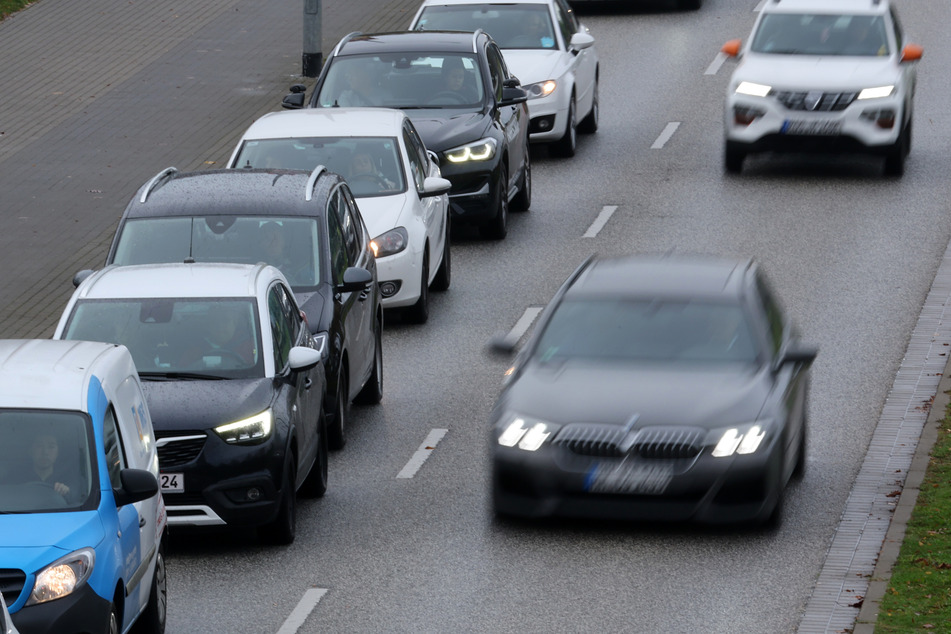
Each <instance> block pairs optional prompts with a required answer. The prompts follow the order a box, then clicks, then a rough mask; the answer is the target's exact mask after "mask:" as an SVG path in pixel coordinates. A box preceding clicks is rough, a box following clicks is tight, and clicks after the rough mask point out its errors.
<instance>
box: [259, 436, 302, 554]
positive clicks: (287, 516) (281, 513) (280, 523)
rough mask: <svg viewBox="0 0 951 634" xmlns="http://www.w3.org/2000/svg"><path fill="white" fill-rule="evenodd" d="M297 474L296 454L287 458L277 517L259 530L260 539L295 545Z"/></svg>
mask: <svg viewBox="0 0 951 634" xmlns="http://www.w3.org/2000/svg"><path fill="white" fill-rule="evenodd" d="M296 474H297V461H296V460H295V459H294V454H290V455H288V457H287V462H286V463H285V466H284V482H283V483H282V484H281V489H282V492H281V504H280V507H279V508H278V510H277V517H275V518H274V521H272V522H271V523H270V524H265V525H264V526H262V527H261V528H260V529H258V534H259V535H260V537H261V538H262V539H263V540H264V541H266V542H268V543H270V544H279V545H282V546H286V545H288V544H293V543H294V537H295V536H296V535H297V491H296V490H295V488H294V482H295V480H296V477H295V476H296Z"/></svg>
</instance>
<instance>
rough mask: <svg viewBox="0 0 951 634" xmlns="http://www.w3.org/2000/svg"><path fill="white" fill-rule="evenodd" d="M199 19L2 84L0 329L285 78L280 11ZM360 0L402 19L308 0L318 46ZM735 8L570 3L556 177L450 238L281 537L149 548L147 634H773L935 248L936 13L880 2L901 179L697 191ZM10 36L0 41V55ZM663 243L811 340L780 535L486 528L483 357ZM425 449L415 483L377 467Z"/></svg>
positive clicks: (950, 90) (794, 616)
mask: <svg viewBox="0 0 951 634" xmlns="http://www.w3.org/2000/svg"><path fill="white" fill-rule="evenodd" d="M91 1H92V0H91ZM57 4H58V3H56V2H54V1H53V0H41V2H40V3H39V4H38V5H36V6H35V7H33V8H31V9H29V11H31V12H40V11H51V7H53V6H56V5H57ZM99 4H103V3H102V2H99ZM160 4H161V3H160ZM196 4H198V3H191V4H189V3H180V5H178V11H177V13H176V17H175V18H170V17H169V16H168V14H167V13H166V14H162V15H159V13H160V12H161V11H162V9H160V8H157V7H154V6H152V5H148V6H149V7H150V8H149V9H146V8H145V6H146V5H143V7H142V8H141V9H138V10H139V11H141V12H147V11H151V12H154V13H155V14H156V15H152V16H151V17H152V18H153V19H158V18H161V19H165V20H169V21H174V20H178V19H181V20H187V21H188V24H189V25H191V26H189V28H188V29H184V30H183V29H181V28H173V27H174V25H171V26H169V33H170V34H171V35H174V37H169V38H168V39H165V40H162V41H161V42H157V43H154V44H153V43H150V44H149V45H148V47H143V48H147V51H148V52H147V53H146V52H143V50H140V48H139V47H138V45H137V41H136V39H135V34H134V32H133V33H129V34H128V35H126V34H125V33H119V34H117V35H116V42H117V43H118V44H117V48H118V49H120V50H121V52H122V53H123V54H124V55H126V56H127V57H128V60H127V62H125V63H122V62H120V61H117V59H116V58H115V57H109V59H108V60H105V61H104V62H103V67H102V68H100V69H99V70H100V71H103V69H106V70H108V72H95V73H86V74H83V73H82V72H80V71H77V73H75V74H73V75H71V76H69V77H67V78H65V79H64V80H63V82H64V83H50V82H49V81H48V80H47V78H45V77H44V73H45V72H49V71H51V70H54V69H53V68H52V67H56V66H59V64H60V62H61V61H62V60H60V59H49V60H47V67H42V65H40V66H38V67H37V68H33V69H31V70H30V71H29V72H28V71H26V70H12V69H10V68H7V67H6V66H7V65H6V64H4V65H3V66H4V68H0V82H2V83H3V85H5V86H9V85H13V86H15V87H20V89H19V90H13V91H9V92H6V93H5V94H4V95H0V121H4V122H5V123H4V124H3V125H4V126H5V127H4V130H3V131H4V134H3V136H0V191H3V192H4V195H3V203H2V207H3V208H4V211H5V223H4V224H5V231H4V233H3V235H2V236H0V257H2V258H3V265H4V270H5V273H6V274H5V275H4V276H3V279H2V281H0V297H3V300H4V301H3V307H2V308H0V324H2V326H3V328H4V331H3V332H4V336H10V337H14V336H16V337H19V336H45V335H48V334H49V333H50V332H51V331H52V327H53V324H54V323H55V319H56V318H57V317H58V315H59V312H60V310H61V309H62V307H63V305H64V304H65V300H66V298H67V297H68V295H69V292H70V291H71V290H72V286H71V285H70V284H69V278H70V277H71V275H72V273H73V272H74V271H75V270H77V269H79V268H83V267H89V266H98V265H99V264H100V263H101V261H102V259H103V258H104V257H105V250H106V245H107V244H108V240H109V238H110V237H111V232H112V230H113V229H114V227H115V223H116V221H117V219H118V216H119V214H120V213H121V210H122V208H123V206H124V205H125V203H126V202H127V201H128V199H129V197H130V196H131V195H132V193H133V192H134V191H135V189H136V188H137V186H138V185H140V184H141V183H142V182H144V180H146V179H147V178H148V177H149V176H150V175H151V174H153V173H155V172H157V171H158V170H159V169H161V168H163V167H165V166H166V165H178V166H179V167H182V168H199V167H207V168H214V167H216V166H220V165H221V164H222V163H223V161H224V160H225V158H226V156H227V154H228V152H229V150H230V147H231V145H232V144H233V143H234V142H235V141H236V139H237V137H238V136H239V135H240V133H241V131H243V129H244V128H245V127H246V125H247V124H248V123H249V122H250V120H251V119H253V117H254V116H257V115H258V114H263V113H264V112H267V111H269V110H274V109H277V107H278V103H279V100H280V97H281V96H282V95H283V94H284V93H285V91H286V86H287V85H288V84H289V83H292V82H293V81H295V80H296V78H294V77H292V76H293V75H294V74H295V73H296V72H298V71H299V59H300V58H299V47H298V45H297V42H298V40H297V37H296V33H298V30H299V29H298V28H297V27H298V25H299V3H292V2H286V1H285V0H281V2H280V3H279V4H267V5H265V4H261V3H255V2H252V1H251V0H216V1H214V2H209V3H200V4H201V5H202V6H200V7H199V6H195V5H196ZM338 7H339V11H338V12H337V13H334V10H335V9H336V8H338ZM359 7H364V9H363V10H364V11H365V14H364V15H366V16H367V19H371V18H370V16H372V21H374V22H373V23H374V24H378V25H381V26H379V27H374V28H395V26H397V25H398V24H400V21H399V20H398V19H397V18H399V17H400V16H403V15H405V14H406V13H407V11H409V12H411V11H412V9H413V8H414V5H413V3H406V2H404V3H394V4H389V5H383V4H381V5H380V6H376V5H371V4H369V3H368V2H367V0H362V4H360V3H358V4H353V3H351V4H349V5H343V3H339V5H338V4H335V3H333V2H328V3H326V4H325V6H324V11H325V13H326V14H328V15H333V16H334V18H333V20H336V21H337V22H335V23H334V24H335V25H336V26H334V27H333V28H334V29H336V31H333V29H329V30H330V31H332V32H336V33H337V34H342V33H343V32H346V30H350V29H351V28H359V27H360V26H361V25H360V23H359V20H360V19H361V16H360V15H359V10H360V9H359ZM366 7H371V8H372V10H371V8H366ZM754 8H755V2H754V1H753V0H744V1H742V2H734V1H732V0H707V2H705V4H704V7H703V9H702V10H701V11H699V12H697V13H679V12H669V11H664V10H660V9H657V8H649V9H647V10H638V9H635V10H631V11H623V12H613V11H594V12H592V11H585V12H582V17H583V21H584V22H585V23H586V24H587V25H588V26H589V27H590V29H591V32H592V34H593V35H594V36H595V37H596V39H597V44H596V46H597V48H598V52H599V55H600V57H601V60H602V73H601V78H602V79H601V100H602V101H601V103H602V110H601V129H600V131H599V132H598V133H597V134H596V135H594V136H585V137H581V138H580V143H579V152H578V155H577V156H576V157H575V158H573V159H570V160H564V159H550V158H548V156H547V154H546V152H545V151H544V150H541V151H537V152H535V153H534V154H533V157H534V161H535V164H534V170H533V178H534V200H533V204H532V209H531V211H530V212H528V213H524V214H513V215H512V217H511V225H510V231H509V235H508V238H507V239H506V240H505V241H503V242H486V241H481V240H477V239H474V238H472V237H469V236H468V235H466V234H465V233H463V234H462V235H460V236H459V237H458V239H457V240H456V241H455V243H454V244H453V260H454V261H453V269H454V270H453V273H454V277H453V284H452V288H451V289H450V290H449V291H448V292H447V293H445V294H437V295H434V296H432V301H433V305H432V307H431V317H430V321H429V323H427V324H425V325H424V326H410V325H403V324H401V323H399V321H398V320H396V319H393V320H390V321H389V322H388V323H387V327H386V332H385V335H384V346H385V350H384V375H385V380H384V400H383V403H382V405H380V406H377V407H370V408H355V410H354V425H353V428H352V433H351V435H350V440H349V442H348V445H347V447H346V448H345V449H344V450H343V451H342V452H340V453H337V454H334V455H332V456H331V463H330V488H329V490H328V493H327V496H326V497H325V498H323V499H321V500H318V501H302V503H301V505H300V508H299V516H298V531H299V532H298V536H297V540H296V542H295V543H294V544H293V545H292V546H290V547H287V548H273V547H265V546H261V545H258V544H257V543H256V541H255V540H254V538H253V535H252V534H249V533H246V532H231V533H220V532H215V533H208V532H192V531H176V532H175V534H174V535H173V540H172V543H171V548H170V551H169V577H170V585H169V591H170V592H169V623H168V631H169V632H170V633H173V634H177V633H179V632H189V633H190V632H225V631H228V632H277V631H279V630H281V628H282V626H284V628H285V629H283V630H281V631H282V632H293V631H300V632H351V631H352V632H371V631H387V632H409V631H412V632H446V631H466V632H578V631H591V632H594V631H625V632H652V633H654V632H658V633H659V632H724V633H726V632H730V633H732V632H751V633H752V632H757V633H759V632H791V631H795V630H796V628H797V626H798V624H799V622H800V619H801V618H802V614H803V610H804V608H805V605H806V602H807V601H808V600H809V597H810V596H811V594H812V592H813V589H814V587H815V582H816V578H817V575H818V573H819V570H820V568H821V567H822V565H823V563H824V560H825V557H826V554H827V551H828V549H829V545H830V543H831V541H832V539H833V536H834V534H835V531H836V528H837V526H838V523H839V519H840V516H841V515H842V510H843V508H844V506H845V504H846V501H847V499H848V496H849V492H850V489H851V487H852V484H853V482H854V480H855V477H856V474H857V473H858V471H859V468H860V465H861V462H862V459H863V458H864V456H865V453H866V450H867V448H868V444H869V440H870V438H871V436H872V433H873V431H874V429H875V425H876V422H877V421H878V418H879V414H880V412H881V411H882V407H883V404H884V402H885V398H886V395H887V394H888V390H889V388H890V387H891V385H892V382H893V380H894V377H895V373H896V370H897V369H898V367H899V364H900V363H901V361H902V358H903V356H904V354H905V351H906V346H907V343H908V339H909V336H910V333H911V331H912V328H913V327H914V326H915V323H916V320H917V319H918V315H919V312H920V309H921V306H922V303H923V301H924V299H925V296H926V294H927V292H928V290H929V288H930V287H931V284H932V280H933V278H934V276H935V272H936V270H937V267H938V262H939V260H940V258H941V257H942V256H943V255H944V253H945V250H946V248H947V246H948V241H949V238H951V217H949V214H948V203H947V200H948V198H949V197H948V194H949V191H948V190H949V185H948V183H947V178H946V175H947V165H948V163H947V161H948V159H947V153H946V144H947V143H946V139H948V138H949V133H951V129H949V128H951V122H949V120H948V118H947V117H944V116H943V113H944V109H945V104H946V103H948V102H949V101H951V86H949V84H948V81H947V80H946V79H945V77H944V72H943V71H944V69H946V68H948V67H949V60H948V56H949V50H948V46H947V44H946V43H945V42H946V41H947V38H946V37H945V34H944V32H943V30H942V29H941V28H939V26H938V25H942V24H947V23H948V21H949V18H951V6H948V5H947V4H946V3H941V2H938V1H937V0H929V1H926V2H916V3H905V4H903V5H902V6H901V7H900V8H901V10H902V16H903V19H904V26H905V30H906V31H907V32H908V33H910V34H912V35H913V37H914V40H915V41H916V42H919V43H922V44H924V45H925V59H924V61H923V62H922V63H921V66H920V70H919V86H920V88H919V94H918V97H917V112H916V119H915V133H916V136H915V141H914V148H913V150H912V154H911V157H910V158H909V161H908V169H907V173H906V175H905V176H904V177H903V178H901V179H886V178H883V177H882V176H881V166H880V163H879V162H878V161H873V160H865V159H858V160H852V161H842V160H837V159H819V160H803V159H802V158H796V157H785V158H770V159H765V158H762V159H761V158H752V159H750V160H748V162H747V165H746V169H745V170H744V173H743V174H742V175H741V176H739V177H726V176H724V174H723V172H722V168H721V149H722V136H721V135H722V123H721V116H722V96H723V91H724V90H725V85H726V82H727V79H728V76H729V72H730V69H731V62H727V63H726V64H724V65H723V66H717V64H716V52H717V51H718V49H719V47H720V45H721V44H722V43H723V42H724V41H726V40H727V39H730V38H733V37H745V36H746V35H747V34H748V32H749V29H750V27H751V25H752V22H753V19H754V16H755V13H754ZM655 9H656V10H655ZM165 10H166V11H167V7H166V8H165ZM128 11H130V9H127V8H126V9H121V10H117V13H119V14H122V13H123V12H128ZM178 14H180V15H178ZM409 17H410V16H409V15H406V19H405V21H406V22H408V20H409ZM18 19H19V18H18ZM98 19H103V20H109V19H119V18H118V17H116V16H111V17H110V16H109V15H107V14H105V13H103V14H98ZM23 22H24V23H27V24H32V22H28V20H27V19H23ZM287 33H293V34H294V36H293V37H288V36H287ZM17 37H20V30H18V29H13V28H9V27H8V25H6V24H5V25H3V26H0V54H2V55H3V58H4V59H13V58H11V57H7V54H8V49H7V48H4V47H9V46H12V45H13V44H14V43H15V39H16V38H17ZM22 37H27V36H26V35H23V36H22ZM325 38H326V39H328V40H332V41H335V40H336V36H334V37H331V36H329V35H327V34H326V32H325ZM332 41H331V42H330V43H329V44H332ZM329 44H328V43H325V48H327V46H329ZM24 46H25V44H24ZM76 46H80V47H82V46H84V45H82V44H80V43H76ZM115 48H116V47H114V49H115ZM14 66H15V65H14ZM714 71H715V72H714ZM30 72H32V73H33V74H32V76H31V75H30ZM58 93H65V94H58ZM17 100H19V101H17ZM7 113H12V115H15V116H16V117H19V118H18V119H14V120H15V122H16V124H17V125H16V128H15V129H14V128H12V127H11V126H10V123H9V122H10V121H11V118H10V116H8V115H7ZM12 115H11V116H12ZM611 208H614V209H613V213H611V215H610V217H609V219H608V220H607V221H606V223H604V224H603V226H601V223H599V222H596V221H597V220H598V218H599V217H602V218H603V216H601V214H602V213H606V212H605V209H608V210H610V209H611ZM599 227H600V228H599ZM585 234H588V235H589V236H590V235H591V234H596V235H593V236H592V237H585ZM670 250H673V251H675V252H703V253H716V254H724V255H734V256H744V257H745V256H752V257H755V258H757V259H758V260H759V261H760V262H761V263H762V264H763V266H764V268H765V269H766V271H767V272H768V273H769V274H770V277H771V278H772V279H773V281H774V284H775V286H776V287H777V290H778V292H779V295H780V296H781V297H783V298H784V299H785V303H786V304H787V306H788V309H789V310H790V312H791V313H792V314H793V316H794V318H795V319H796V320H797V321H798V323H799V325H800V327H801V330H802V332H803V335H804V339H806V340H807V341H809V342H812V343H815V344H818V345H819V347H820V349H821V353H820V356H819V359H818V361H817V362H816V364H815V367H814V378H813V384H812V394H811V398H812V401H811V407H810V423H811V432H810V438H809V459H808V467H807V473H806V476H805V478H804V479H803V480H802V481H801V482H800V483H796V484H795V485H794V486H793V487H792V488H791V489H789V491H788V498H787V506H786V510H785V521H784V523H783V525H782V527H781V528H780V529H779V530H778V531H775V532H768V531H760V530H736V529H722V530H712V529H709V528H696V527H682V526H665V525H653V524H646V525H629V524H615V523H597V522H549V523H541V524H524V523H518V522H511V523H509V522H497V521H496V520H494V519H493V518H492V515H491V513H490V510H489V506H488V451H487V441H488V429H487V418H488V412H489V409H490V407H491V405H492V402H493V400H494V398H495V396H496V395H497V393H498V389H499V386H500V383H501V378H502V372H503V371H504V369H505V362H504V360H500V359H497V358H493V357H490V356H488V355H486V354H485V352H484V346H485V342H486V341H487V340H488V339H489V337H491V336H492V335H493V334H496V333H498V332H504V331H508V330H509V329H511V328H513V327H514V326H515V325H516V323H517V322H519V320H520V318H522V316H523V315H525V314H526V311H531V310H532V309H534V308H537V307H541V306H543V305H544V304H545V303H546V302H547V301H548V299H549V298H550V297H551V295H552V294H553V292H554V291H555V289H556V288H557V287H558V285H559V284H560V283H561V282H562V281H563V280H564V279H565V277H567V275H568V274H569V273H570V272H571V271H572V270H573V269H574V268H575V267H576V266H577V265H578V264H579V263H580V262H581V261H582V260H583V259H584V258H585V257H586V256H587V255H589V254H591V253H594V252H597V253H600V254H605V255H609V254H619V253H629V252H666V251H670ZM530 314H532V313H531V312H529V315H530ZM684 398H690V395H689V394H685V395H684ZM433 430H446V431H445V433H444V435H442V436H440V434H441V433H442V432H437V433H436V435H435V436H431V435H430V434H432V433H433ZM436 438H438V444H435V446H434V448H433V449H432V450H431V451H425V452H424V454H425V456H426V458H427V459H426V460H425V462H423V463H422V465H421V466H420V468H419V470H418V471H416V472H415V474H414V475H413V476H412V477H398V476H399V475H400V474H401V472H402V473H403V475H406V473H405V472H404V471H403V470H404V467H406V465H407V463H409V462H410V461H411V460H412V459H413V458H414V454H416V452H417V450H419V449H420V447H421V446H426V445H428V446H433V443H434V442H436ZM427 439H428V440H427ZM295 608H298V610H299V611H298V612H295Z"/></svg>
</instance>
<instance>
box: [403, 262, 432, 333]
mask: <svg viewBox="0 0 951 634" xmlns="http://www.w3.org/2000/svg"><path fill="white" fill-rule="evenodd" d="M403 317H404V318H405V319H406V321H408V322H410V323H414V324H425V323H426V321H427V320H428V319H429V246H428V245H427V246H426V251H425V252H424V253H423V266H422V270H421V271H420V280H419V299H417V300H416V303H415V304H413V305H412V306H409V307H407V308H404V309H403Z"/></svg>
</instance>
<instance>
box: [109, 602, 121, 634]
mask: <svg viewBox="0 0 951 634" xmlns="http://www.w3.org/2000/svg"><path fill="white" fill-rule="evenodd" d="M106 634H119V608H117V607H116V602H115V600H113V601H112V605H110V606H109V620H108V621H107V623H106Z"/></svg>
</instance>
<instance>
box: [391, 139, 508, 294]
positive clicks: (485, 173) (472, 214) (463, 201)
mask: <svg viewBox="0 0 951 634" xmlns="http://www.w3.org/2000/svg"><path fill="white" fill-rule="evenodd" d="M500 151H501V148H500ZM440 169H441V170H442V177H443V178H445V179H447V180H448V181H449V182H450V183H452V189H450V190H449V212H450V215H451V218H452V220H453V221H454V222H463V223H469V222H473V223H480V222H485V221H487V220H491V219H492V218H495V214H496V192H495V185H494V183H497V182H498V171H499V155H498V154H496V156H495V157H494V158H493V159H492V160H490V161H486V162H472V163H467V164H462V165H453V164H452V163H449V162H448V161H446V160H445V159H442V160H441V161H440ZM380 279H382V277H381V278H380Z"/></svg>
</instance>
